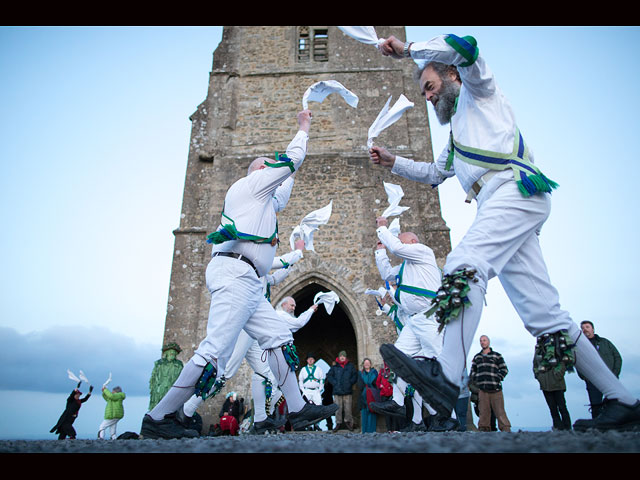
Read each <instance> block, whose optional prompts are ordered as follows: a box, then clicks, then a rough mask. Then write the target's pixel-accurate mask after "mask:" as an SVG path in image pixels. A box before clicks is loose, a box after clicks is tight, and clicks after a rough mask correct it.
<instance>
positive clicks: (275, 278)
mask: <svg viewBox="0 0 640 480" xmlns="http://www.w3.org/2000/svg"><path fill="white" fill-rule="evenodd" d="M289 272H291V270H289V269H288V268H279V269H278V270H276V271H275V272H273V273H270V274H268V275H267V281H268V282H269V285H272V286H273V285H278V284H279V283H280V282H282V281H283V280H284V279H285V278H287V277H288V276H289Z"/></svg>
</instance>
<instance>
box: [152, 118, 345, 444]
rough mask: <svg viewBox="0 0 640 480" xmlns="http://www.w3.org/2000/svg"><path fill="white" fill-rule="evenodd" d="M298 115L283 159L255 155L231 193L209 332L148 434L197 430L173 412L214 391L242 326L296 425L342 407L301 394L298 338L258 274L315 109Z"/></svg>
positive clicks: (217, 238) (216, 253) (210, 277)
mask: <svg viewBox="0 0 640 480" xmlns="http://www.w3.org/2000/svg"><path fill="white" fill-rule="evenodd" d="M297 121H298V126H299V131H298V132H297V134H296V135H295V137H294V139H293V140H292V141H291V143H290V144H289V146H288V147H287V151H286V157H284V158H282V157H279V156H278V155H276V160H275V161H272V160H270V159H268V158H264V157H259V158H256V159H255V160H254V161H253V162H252V163H251V165H250V166H249V169H248V173H247V176H246V177H243V178H241V179H240V180H238V181H236V182H235V183H234V184H233V185H232V186H231V187H230V188H229V190H228V191H227V194H226V196H225V201H224V208H223V212H222V219H221V225H220V227H219V228H218V229H217V230H216V232H214V233H213V234H211V235H209V237H208V238H209V240H210V241H211V242H212V243H214V246H213V249H212V258H211V261H210V262H209V265H208V266H207V272H206V278H207V287H208V289H209V291H210V292H211V304H210V309H209V319H208V324H207V336H206V337H205V339H204V340H203V341H202V342H201V343H200V345H199V346H198V348H197V349H196V350H195V352H194V355H193V356H192V357H191V359H190V360H189V361H188V362H187V364H186V365H185V366H184V368H183V370H182V372H181V373H180V376H179V377H178V379H177V380H176V381H175V383H174V385H173V386H172V387H171V389H170V390H169V391H168V392H167V394H166V395H165V396H164V398H163V399H162V400H161V401H160V402H159V403H158V405H156V407H155V408H154V409H153V410H151V411H150V412H149V413H147V414H146V415H145V416H144V418H143V421H142V428H141V431H140V434H141V435H142V436H144V437H146V438H181V437H185V436H189V437H194V436H197V435H198V434H197V432H196V431H195V430H190V429H188V428H186V426H185V425H184V424H183V423H182V422H180V420H179V419H178V418H177V415H176V413H177V412H178V410H181V409H182V407H183V405H184V403H185V402H186V401H187V400H188V399H189V398H190V397H191V395H193V394H194V393H196V394H199V395H202V394H206V393H207V392H209V391H210V390H211V388H212V386H213V384H214V382H215V379H216V377H217V370H218V362H220V365H224V364H226V362H227V360H228V359H229V358H230V357H231V354H232V352H233V349H234V347H235V344H236V341H237V339H238V336H239V334H240V331H241V330H242V329H244V330H245V331H246V332H247V333H248V334H249V335H250V336H251V337H253V338H255V339H256V340H257V341H258V343H259V345H260V348H262V349H263V350H267V353H268V355H267V356H268V362H269V365H270V367H271V371H272V372H273V373H274V374H275V376H276V379H277V381H278V385H280V388H281V390H282V393H283V394H284V396H285V398H286V400H287V404H288V406H289V412H290V414H289V421H290V422H291V425H292V427H293V428H294V429H302V428H304V427H306V426H308V425H313V424H314V423H316V422H319V421H321V420H323V419H325V418H327V417H329V416H331V415H332V414H333V413H334V412H335V411H336V409H337V405H329V406H319V405H312V404H309V403H305V401H304V399H303V398H302V395H301V393H300V389H299V388H298V382H297V379H296V377H295V373H293V374H290V373H291V372H295V369H296V367H297V365H298V361H299V360H298V357H297V354H296V351H295V347H294V345H293V336H292V334H291V331H290V330H289V328H288V327H287V325H286V324H285V323H284V322H283V321H282V320H281V319H280V317H279V315H278V314H277V313H276V312H275V310H274V309H273V307H272V306H271V304H270V303H269V301H268V300H267V299H266V298H265V296H264V293H263V281H262V279H261V277H263V276H265V275H266V274H267V273H268V272H269V269H270V268H271V266H272V264H273V259H274V257H275V252H276V245H277V241H278V239H277V233H278V232H277V220H276V210H275V207H274V203H273V201H272V197H273V195H274V193H275V192H276V190H277V188H278V186H279V185H280V184H282V182H284V181H285V180H286V179H287V178H288V177H289V176H291V174H292V173H294V172H295V171H296V170H298V168H299V167H300V166H301V165H302V162H303V161H304V157H305V155H306V150H307V141H308V138H309V136H308V132H309V127H310V125H311V112H310V111H308V110H303V111H302V112H300V113H298V117H297ZM187 426H188V425H187Z"/></svg>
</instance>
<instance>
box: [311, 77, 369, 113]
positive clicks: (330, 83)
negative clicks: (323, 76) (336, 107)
mask: <svg viewBox="0 0 640 480" xmlns="http://www.w3.org/2000/svg"><path fill="white" fill-rule="evenodd" d="M332 93H339V94H340V95H341V96H342V98H344V100H345V101H346V102H347V103H348V104H349V105H351V106H352V107H353V108H356V107H357V106H358V97H357V96H356V95H355V94H354V93H353V92H351V91H350V90H347V88H346V87H345V86H344V85H342V84H341V83H340V82H337V81H335V80H323V81H321V82H317V83H314V84H313V85H311V86H310V87H309V88H307V91H306V92H304V95H303V96H302V108H304V109H305V110H306V109H307V108H309V102H318V103H322V102H323V101H324V99H325V98H327V96H329V95H330V94H332Z"/></svg>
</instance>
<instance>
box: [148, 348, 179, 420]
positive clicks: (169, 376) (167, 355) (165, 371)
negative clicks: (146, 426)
mask: <svg viewBox="0 0 640 480" xmlns="http://www.w3.org/2000/svg"><path fill="white" fill-rule="evenodd" d="M181 351H182V349H181V348H180V346H179V345H178V344H177V343H175V342H172V343H168V344H166V345H165V346H164V347H162V358H161V359H160V360H156V362H155V364H154V365H153V371H152V372H151V378H150V379H149V391H150V394H149V410H151V409H153V408H154V407H155V406H156V405H157V404H158V402H159V401H160V400H162V397H164V396H165V394H166V393H167V392H168V391H169V389H170V388H171V386H172V385H173V383H174V382H175V381H176V379H177V378H178V375H180V372H181V371H182V367H183V364H182V362H181V361H180V360H178V359H177V358H176V357H177V355H178V354H179V353H180V352H181Z"/></svg>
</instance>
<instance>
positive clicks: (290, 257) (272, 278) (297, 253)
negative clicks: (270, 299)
mask: <svg viewBox="0 0 640 480" xmlns="http://www.w3.org/2000/svg"><path fill="white" fill-rule="evenodd" d="M302 257H303V254H302V250H299V249H297V250H292V251H291V252H289V253H285V254H284V255H281V256H279V257H275V258H274V259H273V264H272V265H271V269H272V270H274V269H275V271H274V272H273V273H268V274H267V275H266V276H265V277H264V278H265V290H266V288H267V285H266V284H267V283H268V284H269V285H278V284H279V283H280V282H282V281H283V280H284V279H285V278H287V276H288V275H289V273H290V272H291V268H284V264H283V263H282V262H281V261H280V260H283V261H284V262H285V263H288V264H289V266H291V265H293V264H294V263H296V262H297V261H298V260H300V259H301V258H302Z"/></svg>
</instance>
